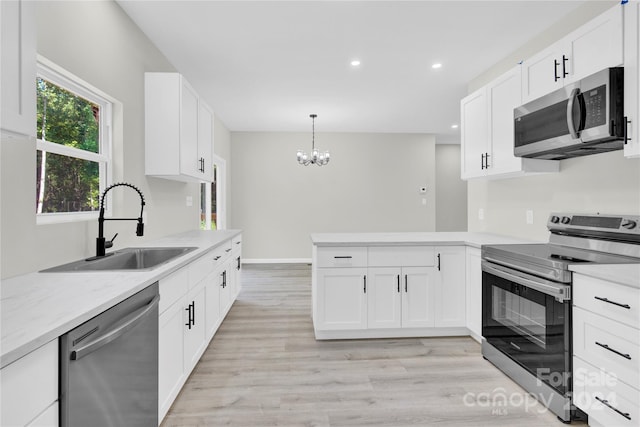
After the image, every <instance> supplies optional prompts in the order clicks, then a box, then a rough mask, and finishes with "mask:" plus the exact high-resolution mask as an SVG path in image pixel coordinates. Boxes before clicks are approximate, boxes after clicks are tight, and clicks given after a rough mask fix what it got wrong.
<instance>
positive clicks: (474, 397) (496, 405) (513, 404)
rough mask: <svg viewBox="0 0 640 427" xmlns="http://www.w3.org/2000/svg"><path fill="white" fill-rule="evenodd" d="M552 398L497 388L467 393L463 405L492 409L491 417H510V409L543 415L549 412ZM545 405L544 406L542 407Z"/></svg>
mask: <svg viewBox="0 0 640 427" xmlns="http://www.w3.org/2000/svg"><path fill="white" fill-rule="evenodd" d="M551 398H552V396H551V397H550V398H546V400H545V396H543V395H542V394H540V395H535V394H533V393H525V392H512V393H507V390H506V389H504V388H502V387H497V388H494V389H493V390H491V391H490V392H480V393H473V392H467V393H466V394H465V395H464V396H463V397H462V403H463V404H464V406H466V407H476V406H477V407H480V408H488V409H491V415H498V416H503V415H508V414H509V410H510V409H514V408H524V410H525V412H532V411H535V412H536V413H538V414H542V413H544V412H546V411H547V408H546V406H549V403H551ZM541 403H542V405H544V406H542V405H541Z"/></svg>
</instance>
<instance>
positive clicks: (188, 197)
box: [187, 196, 193, 207]
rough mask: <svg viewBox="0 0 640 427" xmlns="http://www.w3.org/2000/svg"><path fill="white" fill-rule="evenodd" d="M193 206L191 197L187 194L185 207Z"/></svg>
mask: <svg viewBox="0 0 640 427" xmlns="http://www.w3.org/2000/svg"><path fill="white" fill-rule="evenodd" d="M191 206H193V197H192V196H187V207H191Z"/></svg>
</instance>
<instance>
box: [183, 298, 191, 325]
mask: <svg viewBox="0 0 640 427" xmlns="http://www.w3.org/2000/svg"><path fill="white" fill-rule="evenodd" d="M185 311H188V312H189V314H188V315H187V323H185V324H184V325H185V326H187V327H188V328H189V329H191V304H189V306H188V307H187V308H185Z"/></svg>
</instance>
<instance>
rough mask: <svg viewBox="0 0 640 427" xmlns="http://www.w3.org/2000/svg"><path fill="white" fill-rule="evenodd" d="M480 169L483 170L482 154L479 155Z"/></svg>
mask: <svg viewBox="0 0 640 427" xmlns="http://www.w3.org/2000/svg"><path fill="white" fill-rule="evenodd" d="M480 169H481V170H484V153H482V154H481V155H480Z"/></svg>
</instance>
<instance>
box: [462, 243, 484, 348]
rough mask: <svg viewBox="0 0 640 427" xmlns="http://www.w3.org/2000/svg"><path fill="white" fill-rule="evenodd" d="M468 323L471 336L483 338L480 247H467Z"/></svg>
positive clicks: (476, 338)
mask: <svg viewBox="0 0 640 427" xmlns="http://www.w3.org/2000/svg"><path fill="white" fill-rule="evenodd" d="M466 252H467V253H466V263H465V264H466V277H465V281H466V297H465V300H466V305H465V311H466V316H465V317H466V323H467V329H469V332H470V333H471V337H472V338H473V339H475V340H476V341H478V342H480V341H481V340H482V257H481V255H482V254H481V250H480V249H478V248H471V247H467V248H466Z"/></svg>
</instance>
